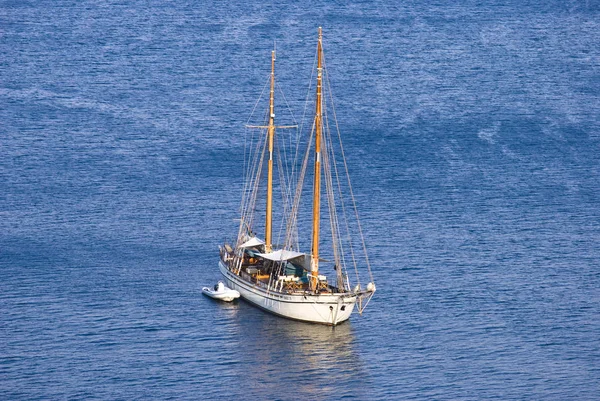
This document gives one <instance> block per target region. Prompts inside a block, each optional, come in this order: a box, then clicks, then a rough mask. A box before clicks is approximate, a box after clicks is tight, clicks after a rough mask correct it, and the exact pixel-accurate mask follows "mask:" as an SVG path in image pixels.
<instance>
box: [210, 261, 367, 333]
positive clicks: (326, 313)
mask: <svg viewBox="0 0 600 401" xmlns="http://www.w3.org/2000/svg"><path fill="white" fill-rule="evenodd" d="M219 270H221V273H222V274H223V277H224V278H225V281H226V282H227V286H228V287H229V288H232V289H234V290H237V291H238V292H239V293H240V295H241V296H242V298H244V299H245V300H246V301H248V302H250V303H251V304H253V305H256V306H257V307H259V308H261V309H264V310H266V311H268V312H271V313H273V314H275V315H278V316H282V317H286V318H288V319H294V320H301V321H305V322H312V323H320V324H327V325H330V326H335V325H336V324H339V323H341V322H343V321H346V320H348V318H349V317H350V314H351V313H352V311H353V310H354V305H355V304H356V295H354V294H349V293H346V294H306V295H305V294H287V293H281V292H277V291H274V290H272V291H267V290H266V288H261V287H258V286H256V285H254V284H252V283H249V282H247V281H245V280H243V279H242V278H240V277H239V276H237V275H235V274H233V273H232V272H231V271H230V270H229V269H228V268H227V266H226V265H225V264H224V263H223V261H221V260H219ZM342 308H343V310H342Z"/></svg>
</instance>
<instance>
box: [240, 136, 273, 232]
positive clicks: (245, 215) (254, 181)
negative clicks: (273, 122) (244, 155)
mask: <svg viewBox="0 0 600 401" xmlns="http://www.w3.org/2000/svg"><path fill="white" fill-rule="evenodd" d="M264 138H265V135H264V133H263V135H259V136H258V141H257V143H256V151H255V152H254V156H255V157H254V162H253V163H252V170H251V171H252V172H251V173H250V176H249V177H250V178H249V179H248V181H247V184H248V185H247V189H246V193H247V198H246V203H245V205H244V209H243V210H242V220H243V221H245V222H246V225H247V226H248V228H249V229H251V228H252V222H253V220H254V206H255V204H256V196H257V191H258V184H259V181H260V174H261V169H262V164H263V159H264V149H265V148H266V143H267V142H266V140H264ZM261 139H263V140H262V141H261ZM261 143H262V144H263V145H262V148H263V152H262V154H261V152H259V150H260V149H261ZM259 155H261V158H260V162H259V160H258V156H259ZM254 171H256V174H252V173H253V172H254ZM242 232H243V227H240V231H239V232H238V238H241V234H242Z"/></svg>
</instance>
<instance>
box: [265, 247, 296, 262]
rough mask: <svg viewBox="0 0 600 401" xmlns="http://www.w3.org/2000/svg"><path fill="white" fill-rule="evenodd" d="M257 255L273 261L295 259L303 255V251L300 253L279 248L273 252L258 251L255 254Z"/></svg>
mask: <svg viewBox="0 0 600 401" xmlns="http://www.w3.org/2000/svg"><path fill="white" fill-rule="evenodd" d="M257 255H258V256H260V257H261V258H264V259H269V260H272V261H274V262H283V261H286V260H290V259H296V258H299V257H301V256H305V255H306V254H305V253H301V252H295V251H288V250H285V249H279V250H277V251H275V252H271V253H259V254H257Z"/></svg>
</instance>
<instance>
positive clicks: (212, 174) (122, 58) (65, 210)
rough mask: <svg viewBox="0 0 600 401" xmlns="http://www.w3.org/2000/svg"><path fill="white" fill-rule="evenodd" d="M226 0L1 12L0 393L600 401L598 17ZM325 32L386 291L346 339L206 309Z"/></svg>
mask: <svg viewBox="0 0 600 401" xmlns="http://www.w3.org/2000/svg"><path fill="white" fill-rule="evenodd" d="M223 3H224V2H217V1H215V2H195V1H188V2H185V1H184V2H175V1H168V0H164V1H150V2H148V1H131V2H119V1H55V2H33V1H5V2H3V3H2V4H0V20H1V21H2V24H1V28H0V188H1V190H0V271H1V275H2V279H1V280H0V398H1V399H27V400H32V399H89V398H97V399H149V398H154V399H167V398H173V399H208V398H217V397H219V396H222V395H223V394H227V396H228V397H229V398H232V399H281V400H297V399H308V400H318V399H332V400H333V399H382V400H383V399H386V400H387V399H423V400H425V399H426V400H429V399H446V400H456V399H477V400H480V399H502V400H506V399H513V400H526V399H532V400H538V399H544V400H547V399H554V400H563V399H598V395H599V394H600V267H599V266H600V250H599V249H600V246H599V244H600V134H599V132H600V112H599V111H600V101H599V98H600V97H599V94H600V47H599V46H598V43H600V34H599V33H600V26H599V21H600V8H599V7H598V4H597V2H593V1H566V2H564V1H563V2H558V1H549V2H532V1H525V2H520V1H519V2H517V1H509V2H495V1H491V2H487V3H486V4H481V2H474V1H466V2H461V4H462V5H456V4H455V3H456V2H429V1H420V0H412V1H408V2H403V3H401V4H400V3H397V2H395V1H384V0H375V1H369V2H354V3H353V4H346V2H341V1H340V2H316V3H311V4H310V5H298V4H295V3H294V2H286V1H277V2H274V3H270V4H266V5H265V4H263V3H249V4H246V5H235V4H230V5H226V4H223ZM536 3H543V4H536ZM318 26H323V28H324V43H325V52H326V59H327V66H328V70H329V74H330V76H331V84H332V86H333V90H334V96H335V98H336V100H337V103H336V106H337V109H336V110H337V116H338V119H339V121H340V126H341V130H342V135H343V136H344V138H345V146H346V152H347V154H348V162H349V166H350V172H351V174H352V176H353V184H354V190H355V192H356V194H357V202H358V205H359V208H360V212H361V215H362V218H363V219H362V222H363V227H364V229H365V234H366V237H367V244H368V248H369V251H370V257H371V263H372V266H373V273H374V275H375V278H376V282H377V285H378V292H377V295H376V297H375V298H374V299H373V301H372V303H371V304H370V305H369V308H368V309H367V311H366V314H365V315H363V316H362V317H361V316H358V315H355V316H353V317H352V318H351V320H350V321H349V322H348V323H345V324H343V325H340V326H338V327H336V328H335V329H331V328H327V327H320V326H313V325H307V324H302V323H297V322H292V321H287V320H283V319H279V318H275V317H273V316H270V315H267V314H265V313H263V312H261V311H259V310H257V309H255V308H253V307H251V306H249V305H248V304H245V303H243V302H239V303H235V304H219V303H215V302H213V301H211V300H209V299H206V298H204V297H202V296H201V295H200V289H201V287H202V286H204V285H208V284H213V283H214V282H215V281H216V280H217V279H218V278H219V274H218V270H217V265H216V264H217V256H218V255H217V245H218V244H219V243H220V242H221V241H222V240H223V239H225V238H229V237H231V235H232V234H233V233H234V231H235V229H236V223H235V222H234V221H233V219H234V218H235V217H236V210H237V207H238V205H239V194H240V192H239V188H240V185H241V177H242V174H241V171H240V168H241V163H242V160H241V152H242V149H243V144H244V136H243V132H244V130H243V128H242V127H243V124H245V123H246V118H247V116H248V115H249V114H250V111H251V110H252V107H253V105H254V101H255V99H256V96H257V95H258V94H259V93H260V90H261V88H262V85H263V84H264V79H265V77H266V75H265V74H266V73H267V72H268V68H269V55H270V50H271V48H272V45H273V41H276V42H277V49H278V61H277V63H278V64H277V65H278V69H279V74H278V78H279V82H280V83H281V85H282V87H283V89H284V91H285V93H286V96H287V100H288V101H289V103H290V107H291V108H292V109H293V110H294V112H295V113H296V115H297V116H298V117H300V116H301V114H302V101H303V99H304V98H305V96H306V88H307V80H308V78H309V77H310V68H311V65H312V61H313V56H314V52H315V45H316V41H315V39H316V28H317V27H318Z"/></svg>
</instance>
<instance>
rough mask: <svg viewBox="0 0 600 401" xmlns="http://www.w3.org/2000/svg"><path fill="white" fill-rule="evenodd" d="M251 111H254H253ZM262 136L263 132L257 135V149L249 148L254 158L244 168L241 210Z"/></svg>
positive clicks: (245, 199)
mask: <svg viewBox="0 0 600 401" xmlns="http://www.w3.org/2000/svg"><path fill="white" fill-rule="evenodd" d="M253 113H254V112H253ZM265 118H266V115H265V117H263V121H264V119H265ZM263 136H264V133H263V134H262V135H259V136H258V141H257V150H256V151H254V153H253V152H252V150H251V149H252V148H250V154H253V155H254V156H255V158H254V160H253V162H252V163H251V164H250V163H249V165H248V168H247V170H246V174H245V176H244V186H243V189H242V191H243V194H242V195H243V197H242V205H241V211H243V210H244V204H245V202H247V200H248V199H247V198H244V196H245V195H244V194H246V193H247V192H246V191H248V185H247V184H248V183H250V182H251V177H252V173H253V172H254V170H255V168H256V164H255V163H256V161H257V160H256V157H257V155H258V154H259V153H258V149H260V139H261V138H262V137H263ZM252 142H254V131H252ZM245 152H246V151H244V156H245Z"/></svg>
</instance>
